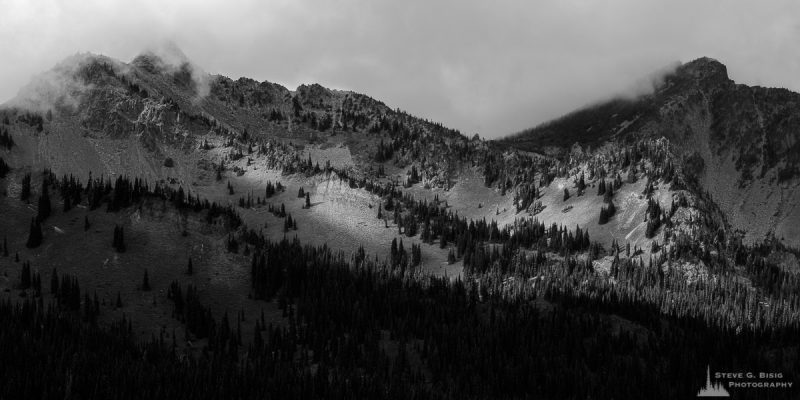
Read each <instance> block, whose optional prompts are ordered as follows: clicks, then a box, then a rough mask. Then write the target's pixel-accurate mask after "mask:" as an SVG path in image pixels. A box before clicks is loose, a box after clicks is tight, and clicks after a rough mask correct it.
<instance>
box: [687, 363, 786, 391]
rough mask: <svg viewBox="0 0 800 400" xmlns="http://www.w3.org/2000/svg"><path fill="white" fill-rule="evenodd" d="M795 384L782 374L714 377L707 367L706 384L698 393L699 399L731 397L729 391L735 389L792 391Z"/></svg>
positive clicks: (740, 374) (727, 373)
mask: <svg viewBox="0 0 800 400" xmlns="http://www.w3.org/2000/svg"><path fill="white" fill-rule="evenodd" d="M712 377H713V381H712ZM793 384H794V382H792V381H790V380H788V379H785V377H784V375H783V373H782V372H751V371H745V372H714V374H713V375H712V374H711V366H707V367H706V384H705V386H703V387H702V388H700V390H699V391H698V392H697V397H731V393H730V392H729V391H728V390H735V389H766V390H776V389H777V390H783V389H791V388H792V385H793Z"/></svg>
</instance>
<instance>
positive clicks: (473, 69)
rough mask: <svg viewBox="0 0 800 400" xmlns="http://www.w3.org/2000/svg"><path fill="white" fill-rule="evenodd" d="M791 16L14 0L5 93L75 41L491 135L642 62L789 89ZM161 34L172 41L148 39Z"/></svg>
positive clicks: (2, 83)
mask: <svg viewBox="0 0 800 400" xmlns="http://www.w3.org/2000/svg"><path fill="white" fill-rule="evenodd" d="M797 15H800V3H797V2H794V1H788V0H787V1H783V0H781V1H774V2H770V3H768V4H759V6H758V7H755V6H754V5H753V3H751V2H744V1H731V2H726V3H725V6H724V7H721V6H720V5H719V4H718V3H717V2H697V1H689V0H678V1H673V2H663V3H662V2H659V3H654V2H649V1H644V2H642V1H635V0H615V1H612V2H610V3H603V4H598V3H594V2H583V1H556V0H548V1H542V2H531V3H530V4H528V3H524V4H522V3H513V2H505V1H501V2H495V3H486V2H479V1H475V2H462V1H444V2H436V3H433V4H431V3H429V2H421V1H419V2H416V1H411V2H399V3H398V2H394V3H378V2H372V1H367V0H344V1H342V2H322V3H320V2H310V1H302V0H300V1H267V2H263V1H255V0H247V1H240V2H235V3H231V2H221V1H220V2H213V1H212V2H208V3H204V4H203V5H202V6H201V5H197V4H195V2H189V1H175V2H169V3H163V2H157V1H155V0H146V1H144V2H142V3H139V4H131V3H129V2H122V1H99V0H96V1H88V2H78V3H72V2H70V3H63V2H58V1H55V0H50V1H24V0H11V1H10V2H8V4H7V6H6V7H4V12H3V13H2V15H0V21H1V22H2V23H0V35H2V37H4V38H6V40H4V41H3V42H2V43H0V52H1V53H2V54H3V56H4V58H5V59H6V60H14V62H5V63H0V76H2V77H3V78H2V79H0V102H2V101H5V100H8V99H10V98H11V97H13V96H14V95H15V94H16V93H17V91H18V90H19V88H20V87H22V86H23V85H24V84H25V83H26V82H28V81H29V80H30V78H31V76H32V75H34V74H36V73H39V72H41V71H45V70H49V69H50V68H52V66H53V65H55V64H56V62H58V61H59V60H61V59H63V58H65V57H66V56H68V55H70V54H74V53H76V52H79V51H91V52H93V53H99V54H106V55H108V56H110V57H113V58H116V59H120V60H132V59H133V58H134V57H135V56H136V55H138V54H140V52H141V50H142V49H150V51H151V52H152V53H153V54H156V55H159V53H158V52H159V51H161V52H163V53H164V54H160V55H159V57H161V58H164V57H166V59H168V60H169V61H168V64H169V65H174V62H175V61H181V60H184V59H188V60H192V61H193V63H192V64H191V65H192V66H193V69H192V70H193V71H198V73H197V77H198V78H199V77H200V76H206V75H205V73H204V72H202V71H203V70H205V71H209V72H212V73H219V74H223V75H226V76H230V77H234V78H235V77H239V76H246V77H250V78H253V79H256V80H259V81H263V80H269V81H271V82H278V83H281V84H283V85H284V86H287V87H297V86H298V85H299V84H301V83H308V82H319V83H321V84H322V85H324V86H326V87H335V88H341V89H350V90H354V91H357V92H361V93H366V94H368V95H370V96H372V97H375V98H377V99H379V100H382V101H384V102H386V103H387V105H389V106H390V107H398V108H401V109H404V110H407V111H409V112H411V113H413V114H417V115H420V116H422V117H425V118H428V119H431V120H435V121H440V122H443V123H444V124H446V125H448V126H451V127H454V128H457V129H460V130H461V131H462V132H463V133H465V134H469V135H472V134H473V133H475V132H478V133H480V134H481V135H482V136H485V137H497V136H501V135H505V134H508V133H510V132H514V131H518V130H521V129H524V128H526V127H530V126H533V125H536V124H538V123H540V122H543V121H546V120H548V119H550V118H553V117H557V116H559V115H562V114H564V113H567V112H569V111H571V110H573V109H575V108H577V107H580V106H582V105H585V104H589V103H593V102H596V101H599V100H602V99H604V98H609V97H612V96H615V95H619V94H620V93H622V94H625V95H637V94H639V93H641V92H646V91H647V90H649V89H648V87H649V88H652V83H653V82H652V79H651V77H650V75H649V74H652V72H653V71H659V70H660V69H663V68H665V67H671V66H673V65H674V62H675V60H683V61H689V60H693V59H695V58H697V57H701V56H709V57H713V58H716V59H718V60H720V61H722V62H723V63H725V65H726V66H727V67H728V73H729V75H730V78H731V79H733V80H735V81H737V82H741V83H747V84H759V85H763V86H780V87H786V88H789V89H792V90H795V91H798V90H800V73H798V72H800V55H798V54H797V52H796V51H795V44H796V43H797V40H798V39H800V23H798V22H797V18H796V16H797ZM164 39H169V40H171V41H172V42H174V44H170V43H169V42H167V45H163V46H155V48H154V46H152V43H159V42H162V41H163V40H164ZM178 46H179V47H180V49H182V50H183V52H185V55H184V54H183V52H182V51H180V50H178V53H175V52H174V50H175V49H177V47H178ZM173 57H174V59H173ZM201 67H202V68H201ZM200 72H202V73H200ZM194 75H195V74H193V76H194ZM657 76H658V74H656V75H655V77H657ZM642 77H645V78H644V80H642ZM629 88H632V89H629Z"/></svg>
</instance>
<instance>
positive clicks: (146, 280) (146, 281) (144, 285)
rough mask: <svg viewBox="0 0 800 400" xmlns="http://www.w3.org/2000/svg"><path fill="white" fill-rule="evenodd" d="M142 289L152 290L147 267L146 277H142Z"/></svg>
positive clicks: (145, 270)
mask: <svg viewBox="0 0 800 400" xmlns="http://www.w3.org/2000/svg"><path fill="white" fill-rule="evenodd" d="M142 290H144V291H146V292H147V291H149V290H150V278H149V277H148V276H147V268H145V269H144V278H143V279H142Z"/></svg>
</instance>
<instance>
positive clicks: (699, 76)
mask: <svg viewBox="0 0 800 400" xmlns="http://www.w3.org/2000/svg"><path fill="white" fill-rule="evenodd" d="M675 75H676V76H677V77H678V78H683V79H688V80H691V81H693V82H697V83H726V82H729V81H730V79H729V78H728V68H727V67H725V64H722V63H721V62H719V61H717V60H715V59H713V58H709V57H701V58H698V59H696V60H693V61H690V62H688V63H685V64H683V65H681V66H680V67H678V69H677V70H676V71H675Z"/></svg>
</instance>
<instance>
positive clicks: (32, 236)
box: [25, 218, 42, 249]
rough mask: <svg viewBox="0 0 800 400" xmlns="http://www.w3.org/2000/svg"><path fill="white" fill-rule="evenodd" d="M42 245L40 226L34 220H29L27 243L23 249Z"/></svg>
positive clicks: (37, 221) (36, 220)
mask: <svg viewBox="0 0 800 400" xmlns="http://www.w3.org/2000/svg"><path fill="white" fill-rule="evenodd" d="M41 244H42V225H41V223H40V222H39V220H38V219H36V218H31V226H30V230H29V233H28V241H27V242H26V243H25V247H27V248H29V249H33V248H36V247H39V245H41Z"/></svg>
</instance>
